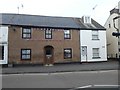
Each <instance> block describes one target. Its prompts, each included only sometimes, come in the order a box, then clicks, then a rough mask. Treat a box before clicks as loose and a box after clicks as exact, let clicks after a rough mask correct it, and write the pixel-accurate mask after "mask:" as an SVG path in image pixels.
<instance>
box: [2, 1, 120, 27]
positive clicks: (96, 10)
mask: <svg viewBox="0 0 120 90" xmlns="http://www.w3.org/2000/svg"><path fill="white" fill-rule="evenodd" d="M119 1H120V0H0V13H16V14H18V13H19V14H31V15H45V16H62V17H79V18H81V17H82V16H90V17H92V18H93V19H94V20H96V21H97V22H98V23H100V24H101V25H104V24H105V22H106V20H107V19H108V17H109V15H110V13H109V12H110V10H112V9H113V8H115V7H117V6H118V2H119ZM18 8H19V9H18Z"/></svg>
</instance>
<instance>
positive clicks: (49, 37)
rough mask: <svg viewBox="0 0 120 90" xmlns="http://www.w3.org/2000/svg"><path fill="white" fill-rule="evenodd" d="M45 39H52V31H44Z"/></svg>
mask: <svg viewBox="0 0 120 90" xmlns="http://www.w3.org/2000/svg"><path fill="white" fill-rule="evenodd" d="M45 39H52V30H51V29H48V28H47V29H46V30H45Z"/></svg>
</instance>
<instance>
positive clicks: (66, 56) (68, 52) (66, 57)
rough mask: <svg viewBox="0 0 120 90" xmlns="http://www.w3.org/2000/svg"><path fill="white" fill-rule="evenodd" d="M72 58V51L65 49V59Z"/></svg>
mask: <svg viewBox="0 0 120 90" xmlns="http://www.w3.org/2000/svg"><path fill="white" fill-rule="evenodd" d="M69 58H72V49H71V48H66V49H64V59H69Z"/></svg>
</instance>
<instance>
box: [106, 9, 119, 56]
mask: <svg viewBox="0 0 120 90" xmlns="http://www.w3.org/2000/svg"><path fill="white" fill-rule="evenodd" d="M118 15H119V9H116V8H114V9H112V10H111V11H110V16H109V17H108V19H107V21H106V23H105V25H104V26H105V28H106V35H107V56H108V58H117V57H118V45H119V44H120V42H118V38H117V37H115V36H112V33H113V32H117V30H116V29H115V27H114V23H113V18H115V17H117V16H118ZM115 26H116V27H117V28H118V19H116V20H115Z"/></svg>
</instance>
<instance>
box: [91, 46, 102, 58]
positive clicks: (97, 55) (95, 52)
mask: <svg viewBox="0 0 120 90" xmlns="http://www.w3.org/2000/svg"><path fill="white" fill-rule="evenodd" d="M92 52H93V58H100V49H99V48H93V49H92Z"/></svg>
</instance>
